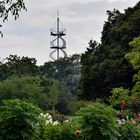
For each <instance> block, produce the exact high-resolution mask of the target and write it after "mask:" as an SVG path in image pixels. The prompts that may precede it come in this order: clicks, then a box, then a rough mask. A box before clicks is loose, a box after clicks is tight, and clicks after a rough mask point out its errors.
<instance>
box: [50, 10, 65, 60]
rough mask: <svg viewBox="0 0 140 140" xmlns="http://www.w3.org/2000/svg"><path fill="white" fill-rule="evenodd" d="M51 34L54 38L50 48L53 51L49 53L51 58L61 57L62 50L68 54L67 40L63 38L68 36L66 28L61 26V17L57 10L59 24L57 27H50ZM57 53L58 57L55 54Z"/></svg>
mask: <svg viewBox="0 0 140 140" xmlns="http://www.w3.org/2000/svg"><path fill="white" fill-rule="evenodd" d="M50 35H51V37H53V39H52V40H51V42H50V45H51V46H50V49H52V50H53V51H52V52H51V53H50V54H49V56H50V58H51V59H53V60H56V59H59V58H60V51H61V52H62V53H63V55H64V57H66V56H67V53H66V51H65V49H66V41H65V39H64V38H63V37H64V36H66V29H65V28H61V27H60V19H59V12H58V11H57V24H56V28H51V29H50ZM55 54H56V57H54V55H55Z"/></svg>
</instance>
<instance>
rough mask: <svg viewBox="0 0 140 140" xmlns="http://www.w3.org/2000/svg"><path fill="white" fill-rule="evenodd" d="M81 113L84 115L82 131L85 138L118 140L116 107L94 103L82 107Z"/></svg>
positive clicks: (88, 139)
mask: <svg viewBox="0 0 140 140" xmlns="http://www.w3.org/2000/svg"><path fill="white" fill-rule="evenodd" d="M79 113H80V115H82V116H83V122H82V133H83V136H84V139H85V140H91V139H93V140H94V139H98V140H117V136H118V133H117V131H116V128H115V122H114V121H115V120H114V119H115V116H116V111H115V110H114V109H112V108H111V107H109V106H106V105H104V104H100V103H94V104H93V105H89V106H88V107H85V108H83V109H81V110H80V112H79Z"/></svg>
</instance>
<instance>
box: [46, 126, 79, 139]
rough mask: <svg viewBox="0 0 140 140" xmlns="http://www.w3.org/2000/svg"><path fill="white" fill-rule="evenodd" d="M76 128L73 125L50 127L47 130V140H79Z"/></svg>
mask: <svg viewBox="0 0 140 140" xmlns="http://www.w3.org/2000/svg"><path fill="white" fill-rule="evenodd" d="M75 132H76V127H75V126H74V125H72V124H59V125H48V126H47V127H46V129H45V140H78V139H79V137H78V136H77V135H76V134H75Z"/></svg>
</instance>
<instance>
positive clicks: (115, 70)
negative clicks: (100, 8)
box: [78, 2, 140, 100]
mask: <svg viewBox="0 0 140 140" xmlns="http://www.w3.org/2000/svg"><path fill="white" fill-rule="evenodd" d="M139 6H140V2H138V4H137V5H136V6H135V7H133V8H128V9H126V10H125V13H120V12H119V11H118V10H113V11H107V14H108V21H106V22H105V24H104V27H103V32H102V39H101V44H98V43H97V42H96V41H93V40H91V41H90V42H89V47H88V48H87V51H86V52H85V53H84V54H82V57H81V78H80V84H79V89H78V96H79V97H80V98H81V99H87V100H93V99H96V98H103V99H107V98H108V97H109V96H110V95H111V93H110V92H111V90H112V89H113V88H115V87H124V88H125V89H127V88H129V89H131V88H132V86H133V75H134V74H135V72H136V71H135V70H134V69H133V67H132V65H131V64H130V63H129V62H127V61H126V59H125V58H124V55H125V54H126V53H128V52H129V51H130V50H131V49H132V48H131V47H129V45H128V43H129V42H130V41H132V40H133V38H134V37H138V36H139V35H140V28H139V25H140V8H139Z"/></svg>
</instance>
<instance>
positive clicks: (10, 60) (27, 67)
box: [0, 55, 39, 80]
mask: <svg viewBox="0 0 140 140" xmlns="http://www.w3.org/2000/svg"><path fill="white" fill-rule="evenodd" d="M36 62H37V61H36V59H35V58H29V57H24V56H23V57H19V56H17V55H9V57H7V58H6V59H5V62H3V63H2V62H1V63H0V72H1V73H0V79H1V80H4V79H6V78H8V77H9V76H11V75H18V76H20V75H32V76H35V75H37V74H39V69H38V66H37V65H36Z"/></svg>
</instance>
